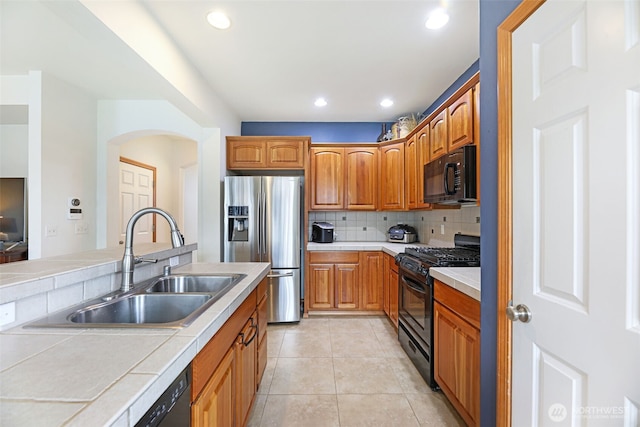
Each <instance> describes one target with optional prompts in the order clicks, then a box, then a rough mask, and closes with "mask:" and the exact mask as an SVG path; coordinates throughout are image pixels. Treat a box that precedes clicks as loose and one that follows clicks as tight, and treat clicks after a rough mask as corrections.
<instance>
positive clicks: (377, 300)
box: [360, 252, 384, 310]
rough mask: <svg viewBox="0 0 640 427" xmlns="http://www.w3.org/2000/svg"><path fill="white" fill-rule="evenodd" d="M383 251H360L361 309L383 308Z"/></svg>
mask: <svg viewBox="0 0 640 427" xmlns="http://www.w3.org/2000/svg"><path fill="white" fill-rule="evenodd" d="M382 277H383V269H382V252H360V309H361V310H382V309H383V306H384V296H383V295H384V285H383V282H384V281H383V279H382Z"/></svg>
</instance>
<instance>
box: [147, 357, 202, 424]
mask: <svg viewBox="0 0 640 427" xmlns="http://www.w3.org/2000/svg"><path fill="white" fill-rule="evenodd" d="M190 424H191V365H189V366H187V367H186V368H185V370H184V371H182V372H181V373H180V375H178V377H177V378H176V379H175V381H174V382H173V383H172V384H171V385H170V386H169V387H168V388H167V389H166V390H165V391H164V393H162V396H160V397H159V398H158V400H157V401H156V402H155V403H154V404H153V405H152V406H151V408H150V409H149V410H148V411H147V413H146V414H144V416H143V417H142V418H141V419H140V421H138V423H137V424H136V426H135V427H156V426H163V427H186V426H189V425H190Z"/></svg>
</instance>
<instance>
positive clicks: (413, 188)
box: [404, 134, 418, 209]
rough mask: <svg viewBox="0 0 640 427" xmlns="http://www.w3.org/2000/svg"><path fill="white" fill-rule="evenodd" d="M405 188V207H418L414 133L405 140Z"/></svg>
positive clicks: (416, 146) (415, 139)
mask: <svg viewBox="0 0 640 427" xmlns="http://www.w3.org/2000/svg"><path fill="white" fill-rule="evenodd" d="M404 158H405V163H404V167H405V178H406V179H405V186H406V187H405V188H406V191H407V208H409V209H416V208H417V207H418V139H417V134H414V135H413V136H412V137H411V138H409V139H408V140H407V143H406V146H405V149H404Z"/></svg>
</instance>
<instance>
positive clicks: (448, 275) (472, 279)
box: [429, 267, 480, 301]
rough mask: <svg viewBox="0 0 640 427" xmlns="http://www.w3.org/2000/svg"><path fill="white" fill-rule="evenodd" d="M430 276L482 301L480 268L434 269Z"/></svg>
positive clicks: (431, 270)
mask: <svg viewBox="0 0 640 427" xmlns="http://www.w3.org/2000/svg"><path fill="white" fill-rule="evenodd" d="M429 274H431V276H432V277H434V278H436V279H438V280H440V281H441V282H443V283H444V284H446V285H449V286H451V287H452V288H454V289H457V290H459V291H460V292H462V293H463V294H466V295H469V296H470V297H471V298H473V299H475V300H478V301H480V267H432V268H430V269H429Z"/></svg>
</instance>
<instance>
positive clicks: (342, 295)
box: [335, 264, 359, 309]
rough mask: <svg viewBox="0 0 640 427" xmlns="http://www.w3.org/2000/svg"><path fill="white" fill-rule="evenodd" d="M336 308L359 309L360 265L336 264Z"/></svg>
mask: <svg viewBox="0 0 640 427" xmlns="http://www.w3.org/2000/svg"><path fill="white" fill-rule="evenodd" d="M335 276H336V277H335V284H336V288H335V292H336V308H338V309H357V308H358V279H359V277H358V264H335Z"/></svg>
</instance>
